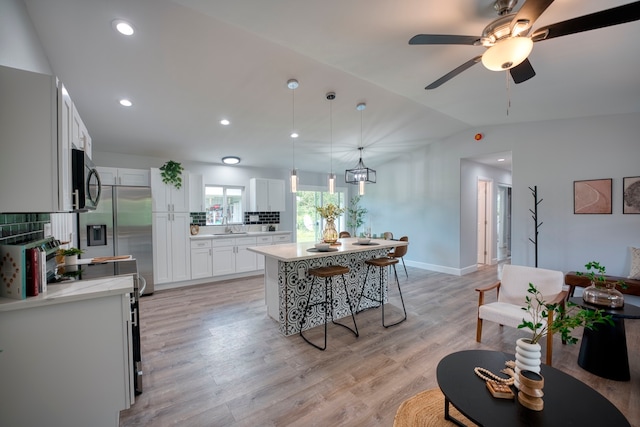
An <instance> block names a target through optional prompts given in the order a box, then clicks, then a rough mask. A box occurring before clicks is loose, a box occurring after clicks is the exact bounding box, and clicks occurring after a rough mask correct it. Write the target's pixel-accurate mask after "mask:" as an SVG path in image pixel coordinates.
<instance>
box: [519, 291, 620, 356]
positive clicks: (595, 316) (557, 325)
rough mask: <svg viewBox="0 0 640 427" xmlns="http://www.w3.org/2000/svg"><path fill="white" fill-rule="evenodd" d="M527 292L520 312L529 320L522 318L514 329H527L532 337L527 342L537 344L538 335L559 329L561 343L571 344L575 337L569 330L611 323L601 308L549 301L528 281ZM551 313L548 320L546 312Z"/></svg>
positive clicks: (540, 336)
mask: <svg viewBox="0 0 640 427" xmlns="http://www.w3.org/2000/svg"><path fill="white" fill-rule="evenodd" d="M527 292H528V293H529V294H530V295H527V296H526V297H525V302H526V306H525V307H522V309H523V310H524V311H526V312H527V313H529V315H530V316H531V321H528V320H526V319H524V318H523V319H522V323H521V324H519V325H518V329H529V330H530V331H531V332H532V336H531V338H530V339H528V340H527V341H528V342H530V343H531V344H537V343H538V342H539V341H540V339H541V338H543V337H544V336H546V335H547V334H549V333H551V334H553V333H556V332H559V333H560V335H561V337H562V342H567V343H569V344H575V343H576V342H578V338H576V337H574V336H572V335H571V333H572V332H573V330H574V329H575V328H577V327H579V326H582V327H585V328H588V329H593V327H594V325H596V324H598V323H608V324H610V325H613V321H612V320H611V316H610V315H606V314H603V311H602V310H589V309H586V308H580V307H579V306H578V305H576V304H574V303H572V302H571V301H567V302H566V307H567V308H565V304H562V303H557V304H549V303H547V302H546V301H545V300H544V297H543V296H542V294H541V293H540V291H538V289H537V288H536V287H535V285H534V284H533V283H529V289H527ZM551 313H552V314H553V321H552V322H551V323H548V322H547V320H548V319H549V317H550V314H551Z"/></svg>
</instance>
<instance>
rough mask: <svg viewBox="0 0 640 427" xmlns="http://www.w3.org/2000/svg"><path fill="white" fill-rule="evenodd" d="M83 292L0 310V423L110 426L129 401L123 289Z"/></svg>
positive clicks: (130, 381)
mask: <svg viewBox="0 0 640 427" xmlns="http://www.w3.org/2000/svg"><path fill="white" fill-rule="evenodd" d="M129 280H131V279H129ZM79 283H80V282H79ZM56 286H65V285H62V284H61V285H56ZM89 289H91V288H89ZM105 289H106V288H105ZM51 292H55V291H51ZM87 292H90V291H85V292H84V293H80V294H79V296H76V298H77V300H74V299H73V297H71V298H70V299H69V300H68V301H65V302H60V301H62V300H64V299H65V296H64V294H63V293H62V292H61V295H60V297H59V298H57V299H56V298H52V300H51V301H50V302H43V301H45V300H40V301H39V302H36V303H35V304H34V305H33V306H32V307H25V308H24V309H16V310H9V311H3V310H1V309H0V337H2V339H1V341H2V342H1V343H0V348H1V349H2V350H3V351H2V352H1V353H0V378H1V380H0V383H1V384H2V385H1V386H0V424H1V425H3V426H101V427H117V426H118V421H119V413H120V411H122V410H124V409H127V408H129V407H130V406H131V404H132V403H133V391H132V387H133V378H132V370H131V364H132V363H133V362H132V357H133V356H132V352H131V351H132V350H131V334H130V332H131V323H130V322H131V307H130V305H129V294H108V293H107V292H106V291H105V292H104V295H103V296H97V297H95V298H87V297H86V293H87ZM36 298H38V297H34V299H36ZM54 299H55V301H54ZM24 301H27V300H24Z"/></svg>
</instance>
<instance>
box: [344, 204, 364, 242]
mask: <svg viewBox="0 0 640 427" xmlns="http://www.w3.org/2000/svg"><path fill="white" fill-rule="evenodd" d="M361 198H362V196H354V197H352V198H351V201H350V202H349V209H348V210H347V227H349V228H350V229H352V230H353V235H354V236H357V235H358V228H360V226H361V225H362V224H364V216H365V215H366V214H367V212H368V211H367V209H366V208H361V207H360V206H359V203H360V199H361Z"/></svg>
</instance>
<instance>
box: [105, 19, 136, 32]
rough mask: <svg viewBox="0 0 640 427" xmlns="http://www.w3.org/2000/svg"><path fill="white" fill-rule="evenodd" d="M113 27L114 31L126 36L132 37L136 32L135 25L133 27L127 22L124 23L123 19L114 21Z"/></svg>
mask: <svg viewBox="0 0 640 427" xmlns="http://www.w3.org/2000/svg"><path fill="white" fill-rule="evenodd" d="M111 25H112V26H113V29H114V30H116V31H117V32H119V33H120V34H123V35H125V36H131V35H133V33H134V32H135V30H134V29H133V25H131V24H130V23H128V22H127V21H123V20H122V19H114V20H113V21H111Z"/></svg>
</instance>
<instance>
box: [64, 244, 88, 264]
mask: <svg viewBox="0 0 640 427" xmlns="http://www.w3.org/2000/svg"><path fill="white" fill-rule="evenodd" d="M83 252H84V251H83V250H82V249H78V248H73V247H71V248H69V249H60V255H62V256H64V263H65V264H66V265H75V264H77V263H78V255H80V254H81V253H83Z"/></svg>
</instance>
